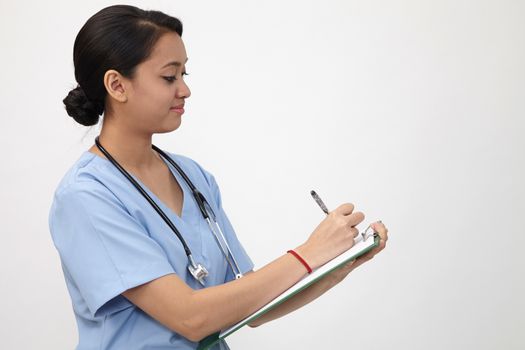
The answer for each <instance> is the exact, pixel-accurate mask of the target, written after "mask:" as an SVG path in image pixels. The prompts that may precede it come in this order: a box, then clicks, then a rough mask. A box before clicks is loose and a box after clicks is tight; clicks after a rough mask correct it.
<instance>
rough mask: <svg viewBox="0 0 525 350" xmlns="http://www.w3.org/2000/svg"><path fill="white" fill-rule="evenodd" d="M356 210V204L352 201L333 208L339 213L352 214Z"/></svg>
mask: <svg viewBox="0 0 525 350" xmlns="http://www.w3.org/2000/svg"><path fill="white" fill-rule="evenodd" d="M353 211H354V205H353V204H352V203H343V204H341V205H340V206H338V207H337V208H335V209H334V210H333V212H336V213H337V214H342V215H350V214H352V212H353Z"/></svg>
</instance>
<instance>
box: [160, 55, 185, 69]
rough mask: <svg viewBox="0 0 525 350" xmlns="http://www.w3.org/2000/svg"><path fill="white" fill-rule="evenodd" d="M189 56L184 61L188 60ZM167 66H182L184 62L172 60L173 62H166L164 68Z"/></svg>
mask: <svg viewBox="0 0 525 350" xmlns="http://www.w3.org/2000/svg"><path fill="white" fill-rule="evenodd" d="M188 58H189V57H186V61H184V63H186V62H188ZM167 66H175V67H180V66H182V63H180V62H179V61H172V62H168V63H166V64H165V65H164V66H163V67H162V68H166V67H167ZM162 68H161V69H162Z"/></svg>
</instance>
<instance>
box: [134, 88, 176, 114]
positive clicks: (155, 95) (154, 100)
mask: <svg viewBox="0 0 525 350" xmlns="http://www.w3.org/2000/svg"><path fill="white" fill-rule="evenodd" d="M136 93H137V97H139V98H138V99H137V100H138V101H140V102H139V103H140V105H138V106H137V108H139V109H141V110H143V111H144V110H149V111H151V112H153V113H155V112H167V111H169V108H170V107H171V104H172V101H173V93H172V88H171V87H170V85H169V84H168V83H166V82H164V81H159V82H150V83H149V84H148V85H147V86H146V85H143V86H141V87H140V89H137V91H136Z"/></svg>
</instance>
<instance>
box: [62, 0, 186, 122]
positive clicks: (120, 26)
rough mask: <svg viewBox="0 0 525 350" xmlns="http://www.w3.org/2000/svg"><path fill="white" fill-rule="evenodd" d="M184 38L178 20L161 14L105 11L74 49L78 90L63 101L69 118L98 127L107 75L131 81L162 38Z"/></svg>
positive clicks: (132, 9)
mask: <svg viewBox="0 0 525 350" xmlns="http://www.w3.org/2000/svg"><path fill="white" fill-rule="evenodd" d="M170 31H171V32H176V33H177V34H179V36H182V23H181V21H180V20H179V19H177V18H175V17H171V16H169V15H166V14H165V13H163V12H160V11H146V10H142V9H139V8H137V7H134V6H129V5H114V6H109V7H106V8H104V9H102V10H100V11H99V12H97V13H96V14H94V15H93V16H92V17H91V18H89V19H88V20H87V22H86V23H85V24H84V26H83V27H82V28H81V29H80V31H79V32H78V34H77V37H76V39H75V44H74V47H73V62H74V66H75V79H76V81H77V83H78V86H77V87H76V88H74V89H73V90H71V91H70V92H69V94H68V95H67V96H66V98H64V99H63V100H62V101H63V102H64V105H65V107H66V111H67V114H68V115H69V116H71V117H73V118H74V119H75V120H76V121H77V122H78V123H80V124H82V125H85V126H91V125H95V124H97V123H98V120H99V116H100V115H102V113H103V112H104V108H105V100H106V95H107V91H106V88H105V86H104V74H105V73H106V72H107V71H108V70H109V69H114V70H116V71H118V72H119V73H120V74H122V75H123V76H124V77H126V78H129V79H132V78H133V76H134V74H135V69H136V66H137V65H138V64H140V63H141V62H144V61H145V60H146V59H147V58H148V57H149V55H150V54H151V51H152V49H153V47H154V46H155V44H156V42H157V41H158V39H159V38H160V37H161V36H162V34H164V33H166V32H170Z"/></svg>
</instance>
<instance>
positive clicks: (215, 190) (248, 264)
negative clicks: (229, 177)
mask: <svg viewBox="0 0 525 350" xmlns="http://www.w3.org/2000/svg"><path fill="white" fill-rule="evenodd" d="M207 177H208V179H209V182H210V186H211V190H212V194H213V199H214V201H215V203H216V205H217V207H218V209H219V212H218V213H217V214H216V215H217V216H218V217H219V219H218V220H219V221H220V222H221V223H222V224H223V225H224V226H223V227H224V234H225V236H226V240H227V241H228V245H229V246H230V249H231V251H232V254H233V255H234V257H235V260H236V261H237V263H238V264H239V268H240V269H241V272H242V273H243V274H244V273H246V272H248V271H250V270H253V268H254V264H253V262H252V260H251V259H250V257H249V255H248V254H247V253H246V250H245V249H244V247H243V246H242V244H241V242H240V241H239V239H238V237H237V234H236V233H235V230H234V229H233V226H232V224H231V222H230V220H229V219H228V216H227V215H226V212H225V211H224V208H223V207H222V198H221V191H220V189H219V186H218V185H217V182H216V180H215V177H214V176H213V175H212V174H211V173H209V172H208V173H207ZM233 279H235V276H234V275H233V272H232V271H231V269H228V273H227V275H226V278H225V280H224V282H229V281H231V280H233Z"/></svg>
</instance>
